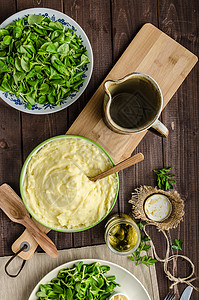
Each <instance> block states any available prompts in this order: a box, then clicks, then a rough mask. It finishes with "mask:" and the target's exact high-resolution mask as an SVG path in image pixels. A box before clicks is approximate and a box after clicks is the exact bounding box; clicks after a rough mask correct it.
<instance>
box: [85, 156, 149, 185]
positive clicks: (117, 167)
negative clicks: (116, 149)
mask: <svg viewBox="0 0 199 300" xmlns="http://www.w3.org/2000/svg"><path fill="white" fill-rule="evenodd" d="M143 159H144V155H143V154H142V153H138V154H135V155H133V156H131V157H129V158H127V159H125V160H123V161H122V162H120V163H119V164H117V165H115V166H114V167H112V168H111V169H109V170H107V171H105V172H103V173H101V174H99V175H97V176H95V177H88V178H89V179H90V180H91V181H94V182H95V181H97V180H99V179H102V178H105V177H107V176H109V175H111V174H113V173H116V172H119V171H121V170H124V169H126V168H128V167H130V166H133V165H135V164H137V163H138V162H140V161H142V160H143Z"/></svg>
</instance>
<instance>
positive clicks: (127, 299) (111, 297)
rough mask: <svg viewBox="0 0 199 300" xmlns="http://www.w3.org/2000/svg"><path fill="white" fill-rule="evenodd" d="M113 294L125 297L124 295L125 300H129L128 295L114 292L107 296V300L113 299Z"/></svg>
mask: <svg viewBox="0 0 199 300" xmlns="http://www.w3.org/2000/svg"><path fill="white" fill-rule="evenodd" d="M115 296H125V297H126V299H125V300H129V297H128V296H127V295H126V294H124V293H115V294H113V295H111V296H110V297H109V300H114V297H115Z"/></svg>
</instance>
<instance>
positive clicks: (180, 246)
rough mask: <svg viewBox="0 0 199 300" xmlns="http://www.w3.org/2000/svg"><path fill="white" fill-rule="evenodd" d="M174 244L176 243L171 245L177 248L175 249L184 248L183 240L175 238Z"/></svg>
mask: <svg viewBox="0 0 199 300" xmlns="http://www.w3.org/2000/svg"><path fill="white" fill-rule="evenodd" d="M174 244H175V245H172V246H171V247H172V248H173V249H175V250H182V244H183V242H182V241H181V240H177V239H175V240H174Z"/></svg>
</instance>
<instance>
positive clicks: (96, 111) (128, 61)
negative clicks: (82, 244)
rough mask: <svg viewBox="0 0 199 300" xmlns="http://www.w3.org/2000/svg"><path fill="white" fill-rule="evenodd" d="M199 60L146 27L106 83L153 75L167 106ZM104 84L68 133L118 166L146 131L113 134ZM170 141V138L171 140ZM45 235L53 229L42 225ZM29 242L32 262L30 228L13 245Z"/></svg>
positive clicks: (33, 243) (28, 255)
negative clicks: (91, 142)
mask: <svg viewBox="0 0 199 300" xmlns="http://www.w3.org/2000/svg"><path fill="white" fill-rule="evenodd" d="M197 60H198V58H197V57H196V56H195V55H194V54H193V53H191V52H190V51H189V50H187V49H185V48H184V47H183V46H182V45H180V44H179V43H177V42H176V41H174V40H173V39H172V38H170V37H169V36H168V35H166V34H165V33H163V32H162V31H160V30H159V29H158V28H156V27H155V26H153V25H152V24H145V25H144V26H143V27H142V28H141V30H140V31H139V32H138V34H137V35H136V36H135V38H134V39H133V41H132V42H131V43H130V45H129V46H128V48H127V49H126V51H125V52H124V53H123V55H122V56H121V58H120V59H119V60H118V61H117V63H116V64H115V66H114V67H113V68H112V70H111V71H110V73H109V74H108V75H107V77H106V78H105V80H104V81H106V80H108V79H112V80H116V79H120V78H122V77H124V76H126V75H127V74H130V73H132V72H136V71H138V72H144V73H147V74H149V75H150V76H152V77H153V78H154V79H155V80H156V81H157V83H158V84H159V86H160V88H161V90H162V93H163V98H164V107H165V106H166V105H167V103H168V102H169V100H170V99H171V97H172V96H173V95H174V93H175V92H176V91H177V89H178V88H179V86H180V85H181V83H182V82H183V81H184V79H185V78H186V76H187V75H188V74H189V72H190V71H191V69H192V68H193V67H194V65H195V64H196V62H197ZM103 83H104V82H102V84H101V85H100V87H99V88H98V89H97V91H96V92H95V94H94V95H93V97H92V98H91V99H90V101H89V102H88V104H87V105H86V107H85V108H84V109H83V111H82V112H81V113H80V115H79V116H78V118H77V119H76V120H75V122H74V123H73V124H72V126H71V127H70V128H69V130H68V131H67V134H76V135H81V136H85V137H87V138H90V139H92V140H94V141H95V142H97V143H99V144H100V145H101V146H102V147H103V148H104V149H105V150H106V151H107V152H108V153H109V154H110V156H111V157H112V159H113V161H114V162H115V163H118V162H120V161H122V160H124V159H126V158H127V157H129V156H130V155H131V153H132V152H133V150H134V149H135V148H136V147H137V145H138V144H139V142H140V141H141V140H142V138H143V137H144V135H145V134H146V132H147V131H146V132H143V133H138V134H133V135H121V134H117V133H114V132H113V131H111V130H110V129H109V128H108V127H107V126H106V125H105V124H104V122H103V119H102V103H103V98H104V88H103ZM168 138H169V137H168ZM38 226H39V228H40V229H41V230H43V231H44V232H45V233H47V232H48V231H50V229H48V228H46V227H44V226H42V225H40V224H39V225H38ZM24 241H27V242H29V244H30V247H31V248H30V250H29V251H28V252H22V253H20V255H19V256H21V257H22V258H23V259H29V258H31V257H32V255H33V254H34V251H35V250H36V248H37V243H36V241H35V240H34V238H33V237H32V236H31V235H30V233H29V232H28V231H27V229H26V230H25V231H24V233H23V234H22V235H21V236H20V237H19V238H18V239H17V240H16V241H15V242H14V244H13V245H12V250H13V252H17V251H18V250H19V249H20V244H21V243H22V242H24Z"/></svg>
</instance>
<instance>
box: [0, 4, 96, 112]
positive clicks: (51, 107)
mask: <svg viewBox="0 0 199 300" xmlns="http://www.w3.org/2000/svg"><path fill="white" fill-rule="evenodd" d="M31 14H37V15H42V16H45V17H47V18H49V19H51V20H52V21H53V22H54V21H59V22H61V23H62V24H63V25H64V26H65V27H66V28H72V29H73V30H74V31H75V34H76V35H77V36H78V37H79V38H80V39H81V40H82V44H83V46H84V47H85V48H86V49H87V56H88V57H89V59H90V63H89V64H88V65H85V67H84V68H85V73H84V74H85V80H84V82H83V83H82V85H81V86H80V88H79V91H78V92H76V93H72V94H71V95H70V96H69V97H68V98H67V99H64V100H62V101H61V106H60V105H55V104H50V103H47V104H43V105H41V104H38V103H36V104H35V105H33V107H32V110H29V109H28V108H27V104H26V102H25V101H24V100H23V99H22V98H20V97H19V98H17V97H16V96H15V95H14V94H10V93H7V92H3V91H0V97H1V98H2V99H3V100H4V101H5V102H6V103H7V104H9V105H10V106H12V107H14V108H16V109H17V110H20V111H23V112H26V113H30V114H49V113H54V112H57V111H60V110H62V109H64V108H66V107H68V106H69V105H71V104H72V103H73V102H75V101H76V100H77V99H78V98H79V97H80V96H81V94H82V93H83V91H84V90H85V88H86V87H87V85H88V83H89V81H90V78H91V74H92V71H93V52H92V48H91V45H90V42H89V39H88V37H87V35H86V34H85V32H84V31H83V29H82V28H81V27H80V26H79V25H78V24H77V23H76V22H75V21H74V20H73V19H71V18H70V17H68V16H67V15H65V14H63V13H61V12H59V11H57V10H54V9H49V8H30V9H25V10H22V11H20V12H18V13H16V14H14V15H12V16H11V17H9V18H8V19H6V20H5V21H4V22H3V23H2V24H1V25H0V28H3V27H5V26H7V25H8V24H10V23H12V22H14V21H16V20H18V19H22V18H24V17H27V16H28V15H31Z"/></svg>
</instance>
